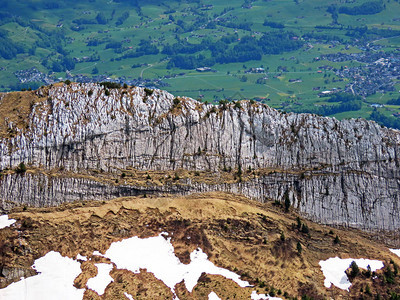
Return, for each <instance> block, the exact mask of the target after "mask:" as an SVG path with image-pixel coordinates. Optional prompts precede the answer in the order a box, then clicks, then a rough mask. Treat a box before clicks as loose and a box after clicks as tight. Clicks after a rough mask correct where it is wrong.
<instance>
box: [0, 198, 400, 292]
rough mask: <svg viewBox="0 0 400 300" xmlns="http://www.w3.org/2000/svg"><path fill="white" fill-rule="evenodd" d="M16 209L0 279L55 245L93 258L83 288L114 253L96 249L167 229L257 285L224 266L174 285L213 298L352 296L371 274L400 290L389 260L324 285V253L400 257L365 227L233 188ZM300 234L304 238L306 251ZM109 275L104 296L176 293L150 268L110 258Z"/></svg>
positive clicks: (179, 251) (181, 245)
mask: <svg viewBox="0 0 400 300" xmlns="http://www.w3.org/2000/svg"><path fill="white" fill-rule="evenodd" d="M10 217H12V218H14V219H16V220H17V223H16V225H15V227H10V228H6V229H3V230H1V231H0V235H1V241H3V242H2V245H1V247H0V248H1V253H0V256H1V261H2V274H3V275H5V274H8V275H7V276H6V277H0V280H1V281H0V282H1V286H2V287H4V286H5V285H7V284H9V283H10V282H12V281H14V280H18V279H19V277H20V276H29V275H33V273H34V272H33V271H32V270H31V269H30V266H31V265H32V264H33V260H34V259H37V258H39V257H42V256H43V255H45V254H46V253H48V252H49V251H57V252H60V253H61V255H63V256H68V257H76V256H77V255H78V254H80V255H84V256H87V257H88V258H89V260H88V261H87V262H83V263H82V266H81V269H82V274H80V275H79V276H78V277H77V278H76V279H75V286H76V287H78V288H84V287H85V286H86V283H87V280H88V279H89V278H91V277H94V276H95V275H96V273H97V271H96V267H95V266H94V264H98V263H109V262H107V260H106V259H105V258H103V257H100V256H98V255H96V254H95V253H93V252H94V251H100V252H101V253H103V254H104V253H105V251H106V250H107V249H108V248H109V247H110V244H111V243H113V242H115V241H120V240H124V239H127V238H129V237H132V236H139V237H141V238H145V237H151V236H157V235H158V234H160V233H161V232H167V233H168V234H169V236H170V237H171V243H172V244H173V246H174V248H175V254H176V255H177V256H178V258H179V259H180V260H181V261H182V262H183V263H185V264H187V263H189V261H190V258H189V253H190V252H192V251H193V250H195V249H197V248H201V249H202V250H203V251H204V252H205V253H206V254H207V255H208V257H209V259H210V260H211V261H212V262H213V263H214V264H215V265H216V266H219V267H223V268H226V269H228V270H231V271H234V272H235V273H238V274H241V275H242V276H241V278H242V279H243V280H247V281H249V282H250V283H251V284H253V285H255V287H250V288H240V287H239V286H238V285H236V284H235V283H234V282H233V281H230V280H228V279H225V278H223V277H221V276H213V275H207V274H205V275H202V277H201V278H200V281H199V283H198V284H197V285H196V286H195V288H194V290H193V292H192V293H189V292H188V291H187V290H186V288H185V287H184V285H183V284H182V283H181V284H178V286H177V287H176V289H175V290H176V291H177V296H178V297H179V299H207V295H208V294H209V293H210V292H211V291H214V292H215V293H217V295H219V297H221V298H222V299H228V298H229V297H233V295H236V298H237V299H249V298H250V294H251V293H252V291H254V290H257V291H258V292H259V293H268V292H270V293H271V291H272V290H275V292H278V290H280V291H281V293H282V295H283V294H284V293H286V294H285V295H287V296H304V295H308V296H310V297H314V299H325V298H327V297H332V298H334V299H337V298H339V297H344V298H356V297H358V296H359V295H360V287H361V286H365V285H366V284H369V285H370V288H371V291H372V294H373V295H376V294H377V293H380V294H381V296H384V295H386V293H387V289H389V290H392V291H397V292H399V291H398V285H397V284H396V282H398V280H399V279H398V277H395V284H389V285H388V284H387V283H384V276H383V274H384V270H382V271H381V270H378V271H377V276H378V277H377V278H376V279H375V280H372V279H371V278H366V277H365V276H363V275H359V276H357V277H356V278H355V279H354V280H352V282H353V286H352V287H351V288H350V293H348V292H346V291H344V290H340V289H338V288H336V287H332V288H330V289H326V288H325V287H324V276H323V274H322V272H321V269H320V266H319V261H320V260H325V259H327V258H330V257H334V256H339V257H341V258H348V257H351V258H369V259H377V260H381V261H383V262H384V263H385V265H386V266H388V265H390V263H389V261H390V260H393V262H396V263H397V264H399V263H400V260H399V258H398V257H397V256H396V255H394V254H393V253H391V252H390V251H389V250H388V249H387V248H386V247H385V246H383V245H382V243H380V242H374V241H373V240H372V239H371V236H369V235H368V234H366V233H362V232H360V231H357V230H348V229H347V230H341V229H333V228H330V227H326V226H321V225H318V224H315V223H312V222H309V221H305V220H302V219H300V220H299V221H300V223H301V224H305V225H306V226H307V228H308V229H309V232H308V233H305V232H304V230H300V229H298V227H297V225H296V224H297V223H298V221H297V220H296V215H295V214H293V213H290V212H288V213H285V212H284V211H283V209H282V208H279V207H276V206H274V205H272V204H261V203H259V202H255V201H252V200H249V199H246V198H244V197H240V196H237V195H233V194H226V193H210V194H196V195H192V196H189V197H161V198H159V197H155V198H153V197H152V198H142V197H140V198H137V197H128V198H119V199H116V200H112V201H109V202H99V201H85V202H77V203H73V204H65V205H63V206H59V207H51V208H41V209H37V208H28V209H25V210H24V211H23V210H22V209H19V210H17V209H14V212H13V213H12V214H10ZM303 226H304V225H303ZM282 236H284V237H282ZM335 236H338V237H339V239H340V242H339V243H335V242H334V240H335ZM297 243H300V244H301V245H302V251H301V253H300V254H299V252H298V250H297V249H296V248H297ZM110 275H111V276H112V277H113V278H114V282H113V283H110V285H109V286H108V287H107V289H106V291H105V294H104V296H103V298H104V299H115V298H116V297H117V298H124V296H123V293H124V292H129V294H131V295H133V296H134V298H135V299H136V298H140V297H142V298H143V299H154V297H155V298H158V299H160V298H163V299H171V297H172V295H171V292H170V291H169V289H168V288H166V286H165V285H164V284H163V283H162V282H160V281H159V280H156V279H155V278H154V277H153V275H152V274H150V273H147V272H145V270H142V271H141V272H140V273H139V274H133V273H131V272H128V271H126V270H125V271H124V270H119V269H117V268H116V267H114V270H113V271H112V272H111V274H110ZM160 293H161V294H160ZM135 295H136V296H135ZM282 295H281V297H282ZM85 299H99V296H98V295H96V294H95V293H94V292H93V291H91V290H86V291H85Z"/></svg>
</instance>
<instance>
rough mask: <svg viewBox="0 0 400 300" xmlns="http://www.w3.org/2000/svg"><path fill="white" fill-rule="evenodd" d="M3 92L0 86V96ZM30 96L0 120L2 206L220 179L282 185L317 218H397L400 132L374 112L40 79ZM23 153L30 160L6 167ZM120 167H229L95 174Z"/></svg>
mask: <svg viewBox="0 0 400 300" xmlns="http://www.w3.org/2000/svg"><path fill="white" fill-rule="evenodd" d="M9 97H11V95H10V94H3V95H1V96H0V99H1V100H0V107H1V106H5V105H6V103H8V102H9ZM25 97H26V95H25ZM30 97H31V98H32V99H34V100H32V101H31V102H30V105H29V108H27V111H28V112H27V115H28V118H27V119H26V120H25V121H24V122H22V121H21V120H18V118H16V117H15V114H16V112H15V111H11V115H7V116H1V120H0V121H1V124H0V127H1V128H2V135H1V136H2V139H1V140H0V169H3V170H6V171H4V172H3V173H4V174H3V176H2V180H1V181H0V195H1V196H0V197H2V203H3V205H2V206H3V208H7V207H9V206H10V205H13V203H18V204H27V205H35V206H44V205H50V204H59V203H62V202H65V201H73V200H79V199H94V198H98V199H109V198H112V197H116V196H125V195H126V196H127V195H136V194H140V193H177V194H186V193H192V192H197V191H213V190H224V191H232V192H239V193H242V194H245V195H247V196H250V197H252V198H254V199H257V200H259V201H266V200H268V199H278V200H282V201H283V199H284V198H287V197H288V198H289V199H290V201H291V203H292V205H293V206H294V207H296V208H298V209H299V210H300V212H301V213H303V214H304V215H306V216H308V217H309V218H311V219H313V220H315V221H319V222H322V223H328V224H342V225H348V226H353V227H358V228H362V229H366V230H380V229H384V230H397V229H400V217H399V216H400V205H399V204H400V199H399V183H400V181H399V179H400V176H399V171H398V169H399V162H400V161H399V157H398V152H399V145H400V144H399V142H400V134H399V132H398V131H396V130H392V129H387V128H381V127H380V126H379V125H378V124H376V123H374V122H370V121H366V120H363V119H352V120H345V121H338V120H336V119H333V118H325V117H319V116H315V115H309V114H291V113H290V114H284V113H280V112H278V111H276V110H274V109H272V108H269V107H268V106H265V105H262V104H259V103H251V102H249V101H241V102H237V103H229V104H221V105H219V106H214V105H205V104H202V103H200V102H197V101H195V100H193V99H189V98H184V97H174V96H173V95H171V94H169V93H167V92H165V91H160V90H154V91H153V90H148V89H143V88H137V87H135V88H126V89H125V88H119V89H107V88H106V87H104V86H101V85H97V84H75V83H73V84H70V85H66V84H64V85H57V86H53V87H43V88H41V89H39V90H37V91H35V92H31V94H30ZM7 101H8V102H7ZM4 109H5V108H4V107H3V108H2V110H4ZM8 110H10V109H8ZM12 116H14V117H12ZM21 162H24V163H25V164H26V165H27V166H28V170H29V169H35V170H36V171H35V172H27V173H26V174H25V175H22V174H14V172H12V171H10V170H8V171H7V169H15V168H16V167H17V166H18V165H19V164H20V163H21ZM128 169H131V170H136V171H138V172H144V171H154V172H157V171H176V170H180V169H184V170H188V171H194V172H202V173H201V174H206V173H211V174H213V176H215V178H221V174H222V173H230V174H234V177H233V179H232V180H227V181H224V180H216V181H215V182H212V181H211V182H210V181H208V182H207V181H204V182H201V181H199V180H195V179H193V178H185V177H183V178H179V180H176V181H175V182H167V181H165V182H164V183H161V184H160V183H158V184H151V183H149V182H147V183H146V184H145V185H143V184H142V185H141V184H127V183H126V181H125V180H120V181H119V182H117V181H118V180H116V181H115V182H110V181H104V180H103V181H101V180H99V179H98V178H96V176H94V175H93V174H94V172H95V173H96V174H111V175H109V176H111V177H112V176H113V175H112V174H118V176H119V174H121V172H124V170H128ZM103 176H105V175H103Z"/></svg>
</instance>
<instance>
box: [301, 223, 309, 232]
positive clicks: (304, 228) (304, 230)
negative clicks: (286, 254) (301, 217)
mask: <svg viewBox="0 0 400 300" xmlns="http://www.w3.org/2000/svg"><path fill="white" fill-rule="evenodd" d="M301 232H302V233H309V232H310V229H309V228H308V226H307V225H306V224H304V223H303V225H302V226H301Z"/></svg>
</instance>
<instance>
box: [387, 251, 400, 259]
mask: <svg viewBox="0 0 400 300" xmlns="http://www.w3.org/2000/svg"><path fill="white" fill-rule="evenodd" d="M389 250H390V251H391V252H393V253H394V254H396V255H397V256H398V257H400V249H389Z"/></svg>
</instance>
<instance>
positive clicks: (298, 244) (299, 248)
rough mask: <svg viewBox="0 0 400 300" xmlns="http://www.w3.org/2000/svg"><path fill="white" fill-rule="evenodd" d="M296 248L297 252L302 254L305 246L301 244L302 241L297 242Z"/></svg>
mask: <svg viewBox="0 0 400 300" xmlns="http://www.w3.org/2000/svg"><path fill="white" fill-rule="evenodd" d="M296 249H297V253H299V254H301V252H302V251H303V247H302V246H301V244H300V242H297V246H296Z"/></svg>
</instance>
